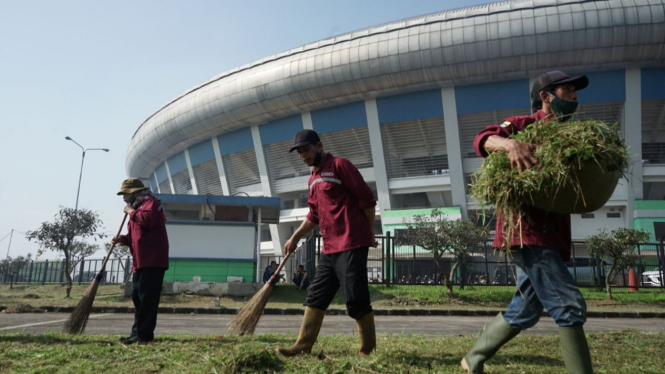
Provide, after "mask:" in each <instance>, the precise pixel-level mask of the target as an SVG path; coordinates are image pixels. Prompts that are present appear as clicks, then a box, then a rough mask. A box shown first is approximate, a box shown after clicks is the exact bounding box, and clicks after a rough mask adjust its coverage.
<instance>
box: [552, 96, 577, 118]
mask: <svg viewBox="0 0 665 374" xmlns="http://www.w3.org/2000/svg"><path fill="white" fill-rule="evenodd" d="M578 104H579V103H578V102H577V101H566V100H562V99H559V98H558V97H556V96H555V97H554V100H552V102H551V103H550V108H552V111H554V113H555V114H556V116H557V117H558V118H559V122H566V121H568V120H569V119H570V118H571V117H572V114H573V113H575V111H576V110H577V105H578Z"/></svg>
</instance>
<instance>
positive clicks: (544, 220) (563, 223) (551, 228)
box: [473, 110, 572, 261]
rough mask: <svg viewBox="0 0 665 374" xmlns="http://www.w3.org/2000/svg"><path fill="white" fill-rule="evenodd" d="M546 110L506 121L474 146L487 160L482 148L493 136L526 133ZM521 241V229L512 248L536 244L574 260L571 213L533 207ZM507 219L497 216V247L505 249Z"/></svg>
mask: <svg viewBox="0 0 665 374" xmlns="http://www.w3.org/2000/svg"><path fill="white" fill-rule="evenodd" d="M546 117H547V115H546V114H545V113H544V112H543V111H540V110H539V111H537V112H536V113H534V115H533V116H515V117H509V118H506V120H505V121H504V122H503V123H502V124H500V125H490V126H487V127H486V128H485V129H484V130H483V131H481V132H480V133H478V135H476V138H475V140H474V142H473V146H474V148H475V149H476V153H477V154H478V156H481V157H487V152H486V151H485V149H484V148H483V147H481V145H482V144H483V142H484V141H485V140H486V139H487V137H489V136H491V135H498V136H501V137H504V138H507V137H509V136H510V135H513V134H516V133H518V132H520V131H522V130H524V129H525V128H526V127H527V126H529V125H530V124H532V123H534V122H536V121H538V120H541V119H544V118H546ZM521 226H522V230H521V240H520V230H519V229H518V230H515V233H514V234H513V237H512V240H511V241H510V245H511V247H515V246H517V247H519V246H521V245H534V246H543V247H554V248H556V249H558V250H559V253H561V257H562V258H563V260H564V261H568V260H570V247H571V242H572V239H571V232H570V214H559V213H552V212H547V211H544V210H541V209H537V208H534V207H529V210H528V212H527V214H526V217H525V218H523V219H522V222H521ZM502 232H503V217H501V215H499V214H497V217H496V232H495V233H494V243H493V246H494V248H500V247H502V246H503V237H502Z"/></svg>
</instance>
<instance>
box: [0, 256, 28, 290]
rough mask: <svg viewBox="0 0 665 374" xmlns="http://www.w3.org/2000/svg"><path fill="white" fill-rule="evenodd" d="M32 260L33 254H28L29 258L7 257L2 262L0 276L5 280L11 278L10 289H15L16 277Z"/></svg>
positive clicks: (0, 263)
mask: <svg viewBox="0 0 665 374" xmlns="http://www.w3.org/2000/svg"><path fill="white" fill-rule="evenodd" d="M31 258H32V254H30V253H28V256H26V257H23V256H18V257H16V258H11V257H7V258H6V259H4V260H2V261H0V275H2V276H3V277H4V278H5V279H7V278H9V289H10V290H11V289H12V288H14V276H15V275H16V274H18V272H19V271H20V270H21V269H23V267H25V266H26V265H27V264H28V263H30V260H31Z"/></svg>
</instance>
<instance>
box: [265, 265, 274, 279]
mask: <svg viewBox="0 0 665 374" xmlns="http://www.w3.org/2000/svg"><path fill="white" fill-rule="evenodd" d="M272 273H273V270H272V266H270V265H268V266H266V269H265V270H264V271H263V283H268V281H270V277H271V276H272Z"/></svg>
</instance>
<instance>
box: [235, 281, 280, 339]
mask: <svg viewBox="0 0 665 374" xmlns="http://www.w3.org/2000/svg"><path fill="white" fill-rule="evenodd" d="M273 288H274V286H271V285H270V283H266V284H265V285H264V286H263V288H261V290H260V291H259V292H257V293H256V295H254V296H253V297H252V298H251V299H250V300H249V301H248V302H247V305H245V306H244V307H243V308H242V309H241V310H240V312H238V314H237V315H236V318H234V319H233V320H232V321H231V322H229V324H228V328H229V331H231V332H234V333H236V334H238V335H252V334H254V329H255V328H256V325H258V324H259V320H260V319H261V315H262V314H263V308H265V306H266V304H267V303H268V298H270V293H271V292H272V290H273Z"/></svg>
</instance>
